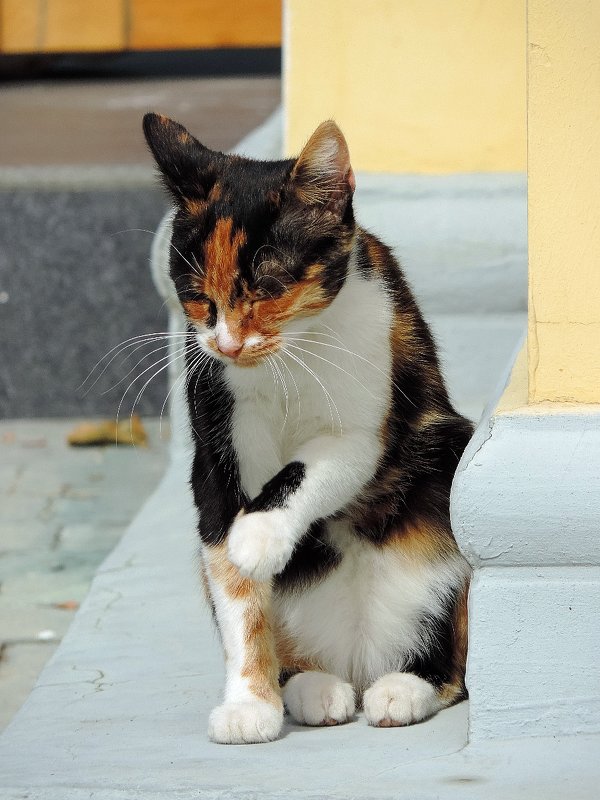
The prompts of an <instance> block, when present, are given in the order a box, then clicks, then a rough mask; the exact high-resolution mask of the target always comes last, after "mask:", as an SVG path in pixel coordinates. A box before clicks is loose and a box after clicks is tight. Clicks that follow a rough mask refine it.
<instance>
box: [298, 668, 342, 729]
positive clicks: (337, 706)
mask: <svg viewBox="0 0 600 800" xmlns="http://www.w3.org/2000/svg"><path fill="white" fill-rule="evenodd" d="M283 702H284V703H285V705H286V707H287V710H288V711H289V712H290V714H291V715H292V717H293V718H294V719H295V720H296V722H299V723H300V724H301V725H340V724H342V723H343V722H348V720H349V719H350V718H351V717H352V715H353V714H354V689H353V688H352V686H350V684H349V683H344V682H343V681H342V680H340V678H338V677H337V676H335V675H328V674H327V673H326V672H300V673H299V674H298V675H294V676H293V677H292V678H290V679H289V681H288V682H287V683H286V685H285V686H284V687H283Z"/></svg>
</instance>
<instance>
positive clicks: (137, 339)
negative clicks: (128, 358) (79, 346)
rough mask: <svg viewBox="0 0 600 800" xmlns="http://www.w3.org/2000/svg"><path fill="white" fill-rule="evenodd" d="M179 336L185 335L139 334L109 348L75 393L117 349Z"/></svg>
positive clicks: (106, 367) (172, 333) (164, 333)
mask: <svg viewBox="0 0 600 800" xmlns="http://www.w3.org/2000/svg"><path fill="white" fill-rule="evenodd" d="M181 335H185V334H180V333H174V332H171V331H158V332H155V333H142V334H139V335H138V336H132V337H131V338H129V339H125V340H124V341H122V342H119V343H118V344H116V345H115V346H114V347H111V349H110V350H109V351H108V352H107V353H105V354H104V355H103V356H102V358H100V359H98V361H96V363H95V364H94V366H93V367H92V369H91V370H90V371H89V373H88V375H87V377H86V378H85V380H84V381H83V382H82V383H80V384H79V386H78V387H77V389H76V391H79V390H80V389H82V388H83V387H84V386H85V384H86V383H87V381H88V380H89V379H90V378H91V377H92V375H93V374H94V371H95V370H96V369H97V368H98V367H99V366H100V364H101V363H102V362H103V361H104V359H105V358H108V357H109V355H110V354H111V353H113V352H114V351H115V350H119V348H122V349H123V350H125V349H127V348H129V347H135V345H136V344H138V343H139V342H140V339H143V340H147V341H148V342H149V343H152V342H154V341H157V340H158V339H159V338H165V339H166V338H168V337H171V336H181ZM118 356H119V353H116V354H115V355H114V356H113V358H111V360H110V361H109V362H108V364H107V365H106V366H105V367H104V369H103V370H102V372H101V373H100V375H99V376H98V377H97V378H96V380H95V381H94V383H93V384H92V386H90V387H89V389H87V391H86V394H87V393H88V392H89V391H90V390H91V389H92V388H93V387H94V386H95V385H96V383H97V382H98V381H99V380H100V378H101V377H102V375H104V373H105V372H106V370H107V369H108V367H109V366H110V365H111V364H112V362H113V361H114V360H115V358H118Z"/></svg>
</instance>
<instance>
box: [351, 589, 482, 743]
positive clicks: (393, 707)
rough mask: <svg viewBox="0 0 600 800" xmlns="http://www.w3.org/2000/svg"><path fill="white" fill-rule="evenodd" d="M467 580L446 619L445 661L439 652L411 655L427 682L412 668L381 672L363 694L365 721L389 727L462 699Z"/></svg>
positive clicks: (433, 711) (465, 657)
mask: <svg viewBox="0 0 600 800" xmlns="http://www.w3.org/2000/svg"><path fill="white" fill-rule="evenodd" d="M468 588H469V587H468V582H467V583H465V585H464V586H463V588H462V590H461V592H460V594H459V596H458V597H457V598H456V602H455V604H454V609H453V613H452V616H451V619H450V620H449V622H450V623H451V625H450V630H451V631H452V636H451V637H449V643H450V644H451V652H450V653H449V656H448V661H447V663H444V661H443V659H442V661H441V662H439V655H440V654H439V653H437V654H436V655H434V654H433V653H430V655H429V658H427V656H423V657H421V658H420V659H415V660H414V662H413V668H414V669H415V671H419V672H421V674H422V675H427V676H428V677H429V676H432V679H433V680H434V681H435V685H434V683H431V682H430V681H428V680H425V678H424V677H421V676H420V675H417V674H415V672H410V671H409V672H391V673H389V674H388V675H383V676H382V677H381V678H378V680H376V681H375V683H373V685H372V686H371V687H370V688H369V689H367V691H366V692H365V693H364V696H363V710H364V712H365V717H366V718H367V722H368V723H369V725H374V726H376V727H379V728H390V727H396V726H400V725H412V724H413V723H415V722H421V720H424V719H427V718H428V717H432V716H433V715H434V714H436V713H437V712H438V711H440V710H441V709H442V708H447V707H448V706H451V705H453V704H454V703H457V702H458V701H459V700H463V699H464V698H465V697H466V695H467V692H466V688H465V681H464V677H465V665H466V659H467V595H468Z"/></svg>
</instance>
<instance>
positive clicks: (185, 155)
mask: <svg viewBox="0 0 600 800" xmlns="http://www.w3.org/2000/svg"><path fill="white" fill-rule="evenodd" d="M144 133H145V135H146V140H147V141H148V144H149V146H150V149H151V150H152V153H153V154H154V157H155V159H156V162H157V164H158V166H159V168H160V171H161V173H162V176H163V180H164V182H165V185H166V186H167V188H168V190H169V191H170V193H171V194H172V196H173V198H174V200H175V206H176V215H175V218H174V221H173V238H172V247H171V277H172V279H173V281H174V283H175V287H176V289H177V294H178V296H179V299H180V301H181V304H182V306H183V309H184V311H185V314H186V316H187V319H188V321H189V322H190V324H191V325H192V326H193V327H194V328H195V330H196V332H197V333H196V338H197V340H198V343H199V345H200V347H201V348H202V349H203V350H204V351H205V352H207V353H209V354H211V355H213V356H214V357H216V358H220V359H222V360H224V361H228V362H230V363H232V362H235V363H236V364H238V365H239V366H254V365H255V364H257V363H260V361H262V359H263V358H265V357H266V356H267V355H270V354H273V353H276V352H277V351H278V350H279V349H280V347H281V346H282V342H283V337H284V336H285V331H286V330H290V329H295V330H301V329H302V328H303V327H306V325H307V324H310V317H313V316H314V315H317V314H319V313H320V312H322V311H323V310H324V309H325V308H326V307H327V306H328V305H329V304H330V303H331V302H332V301H333V300H334V298H335V297H336V295H337V293H338V292H339V290H340V289H341V287H342V286H343V284H344V281H345V278H346V273H347V269H348V258H349V254H350V250H351V247H352V239H353V236H354V230H355V224H354V216H353V213H352V194H353V191H354V175H353V172H352V168H351V166H350V158H349V154H348V147H347V145H346V141H345V139H344V137H343V135H342V133H341V131H340V129H339V128H338V127H337V125H336V124H335V123H334V122H324V123H322V124H321V125H320V126H319V127H318V128H317V130H316V131H315V132H314V133H313V135H312V136H311V138H310V140H309V141H308V144H307V145H306V147H305V148H304V149H303V151H302V153H301V154H300V156H299V157H298V158H297V159H290V160H286V161H253V160H251V159H246V158H241V157H239V156H232V155H225V154H223V153H218V152H215V151H213V150H209V149H208V148H206V147H204V146H203V145H202V144H200V142H198V141H197V140H196V139H195V138H194V137H193V136H191V134H189V133H188V131H187V130H186V129H185V128H184V127H182V126H181V125H179V124H178V123H176V122H173V121H172V120H170V119H167V118H166V117H163V116H160V115H158V114H146V116H145V117H144Z"/></svg>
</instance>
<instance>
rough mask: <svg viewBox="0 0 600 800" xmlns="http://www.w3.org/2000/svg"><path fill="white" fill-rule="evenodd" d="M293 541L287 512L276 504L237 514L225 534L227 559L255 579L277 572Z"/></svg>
mask: <svg viewBox="0 0 600 800" xmlns="http://www.w3.org/2000/svg"><path fill="white" fill-rule="evenodd" d="M294 544H295V537H294V535H293V531H292V530H291V528H290V525H289V521H288V514H287V512H286V511H285V510H283V509H279V508H275V509H273V510H272V511H254V512H252V513H251V514H242V515H238V517H237V518H236V520H235V522H234V523H233V525H232V526H231V528H230V530H229V535H228V537H227V547H228V554H229V559H230V561H231V562H232V563H233V564H235V566H236V567H237V568H238V569H239V571H240V572H241V573H242V575H244V576H245V577H248V578H253V579H254V580H256V581H266V580H269V578H272V577H273V575H277V573H278V572H281V571H282V569H283V568H284V567H285V565H286V564H287V562H288V561H289V558H290V556H291V554H292V550H293V549H294Z"/></svg>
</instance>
